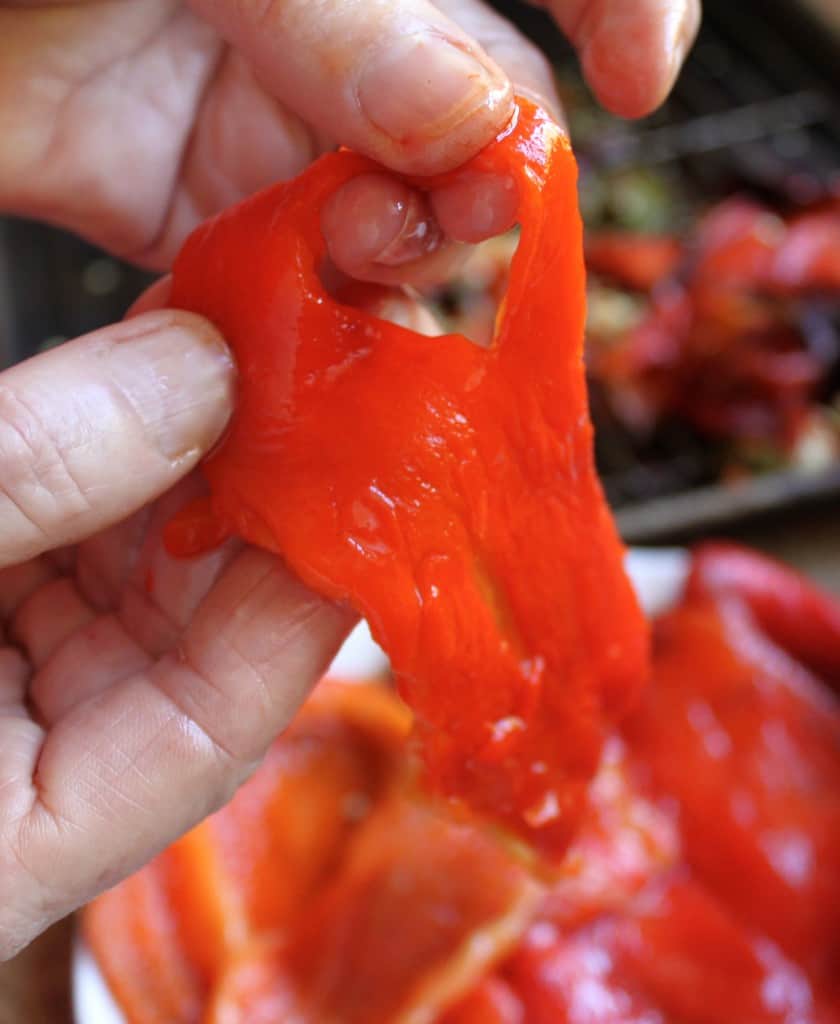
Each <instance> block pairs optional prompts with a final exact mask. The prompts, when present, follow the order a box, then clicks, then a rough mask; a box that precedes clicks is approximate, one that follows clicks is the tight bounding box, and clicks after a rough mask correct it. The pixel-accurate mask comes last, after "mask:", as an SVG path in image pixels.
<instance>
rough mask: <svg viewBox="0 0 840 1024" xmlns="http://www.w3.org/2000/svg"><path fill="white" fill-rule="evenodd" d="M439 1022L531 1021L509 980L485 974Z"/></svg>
mask: <svg viewBox="0 0 840 1024" xmlns="http://www.w3.org/2000/svg"><path fill="white" fill-rule="evenodd" d="M437 1024H527V1022H526V1020H525V1007H524V1006H523V1005H522V1001H521V1000H520V999H519V997H518V996H517V994H516V993H515V992H514V990H513V989H512V988H511V987H510V985H508V983H507V982H506V981H503V980H502V979H501V978H497V977H496V976H495V975H490V977H488V978H485V979H484V981H483V982H482V983H481V984H480V985H478V986H476V988H474V989H473V991H472V992H471V993H470V994H469V995H468V996H467V997H466V998H465V999H462V1000H461V1002H460V1003H458V1005H457V1006H454V1007H453V1008H452V1009H451V1010H449V1011H448V1012H447V1013H445V1014H444V1015H443V1016H442V1017H441V1018H440V1020H439V1021H438V1022H437Z"/></svg>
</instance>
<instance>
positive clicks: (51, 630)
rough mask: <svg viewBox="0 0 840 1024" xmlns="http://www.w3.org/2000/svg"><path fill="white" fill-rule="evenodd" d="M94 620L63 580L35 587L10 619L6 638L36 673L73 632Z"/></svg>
mask: <svg viewBox="0 0 840 1024" xmlns="http://www.w3.org/2000/svg"><path fill="white" fill-rule="evenodd" d="M95 618H96V612H95V610H94V609H93V608H91V606H90V605H89V604H88V603H87V602H86V601H85V600H84V598H83V597H82V595H81V594H80V593H79V591H78V589H77V588H76V584H75V582H74V581H73V580H71V579H68V578H67V577H66V576H62V577H59V578H58V579H55V580H52V581H51V582H49V583H46V584H44V586H42V587H39V588H38V590H36V591H35V593H34V594H32V595H31V596H30V597H29V598H27V600H26V601H24V602H23V604H21V606H20V607H19V608H18V610H17V612H16V613H15V615H14V617H13V618H12V620H11V622H10V624H9V629H8V636H9V639H10V640H12V641H14V642H15V643H17V644H18V645H19V646H20V647H21V648H22V649H23V650H24V652H25V653H26V655H27V657H28V658H29V660H30V662H31V663H32V665H33V666H34V667H35V668H36V669H37V668H40V666H41V665H43V664H44V663H45V662H46V661H47V659H48V658H49V657H50V655H51V654H52V653H53V652H54V651H55V650H57V648H58V647H60V646H61V644H63V643H64V641H65V640H66V639H67V638H68V637H70V636H72V635H73V634H74V633H75V632H76V631H77V630H79V629H81V628H82V627H83V626H86V625H87V624H88V623H89V622H92V621H93V620H94V619H95Z"/></svg>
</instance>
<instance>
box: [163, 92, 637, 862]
mask: <svg viewBox="0 0 840 1024" xmlns="http://www.w3.org/2000/svg"><path fill="white" fill-rule="evenodd" d="M375 169H377V168H376V165H374V164H372V163H371V162H370V161H369V160H367V159H364V158H362V157H360V156H358V155H355V154H352V153H349V152H342V153H335V154H331V155H329V156H326V157H323V158H322V159H321V160H319V161H318V162H317V163H315V164H314V165H312V167H310V169H309V170H308V171H306V172H305V173H304V174H303V175H302V176H301V177H299V178H297V179H296V180H295V181H293V182H291V183H289V184H285V185H279V186H277V187H275V188H272V189H269V190H267V191H265V192H263V193H261V194H259V195H257V196H256V197H254V198H253V199H250V200H248V201H247V202H245V203H243V204H242V205H240V206H239V207H237V208H235V209H233V210H232V211H229V212H228V213H226V214H223V215H222V216H221V217H219V218H217V219H216V220H214V221H212V222H210V223H209V224H207V225H204V226H203V227H201V228H199V229H198V231H196V232H195V233H194V234H193V235H192V237H191V238H190V239H189V240H188V241H187V243H186V245H185V247H184V249H183V251H182V253H181V254H180V256H179V257H178V259H177V261H176V264H175V269H174V282H173V293H172V301H173V304H174V305H175V306H177V307H180V308H182V309H186V310H191V311H195V312H198V313H201V314H203V315H204V316H206V317H208V318H209V319H210V320H211V321H213V322H214V323H215V324H216V325H217V326H218V327H219V328H220V329H221V331H222V333H223V334H224V336H225V337H226V338H227V340H228V341H229V343H230V345H231V347H232V349H233V351H234V353H235V355H236V358H237V361H238V365H239V372H240V382H239V403H238V408H237V412H236V415H235V417H234V420H233V422H232V425H231V428H230V431H229V434H228V436H227V438H226V439H225V441H224V442H223V444H222V445H221V446H220V447H219V448H218V450H217V451H216V452H215V453H214V454H213V455H212V456H211V457H210V458H209V459H208V460H207V461H206V462H205V464H204V472H205V474H206V477H207V480H208V481H209V484H210V489H211V497H210V498H209V500H207V501H205V502H204V504H202V505H199V506H197V507H192V508H190V509H188V510H186V511H185V513H184V515H183V516H182V517H181V519H180V520H176V521H175V522H174V523H172V524H170V528H169V530H168V532H167V535H166V536H167V543H168V545H169V548H170V550H171V551H173V552H174V553H177V554H191V553H196V552H200V551H202V550H205V549H206V548H208V547H211V546H213V545H214V544H216V543H218V542H219V541H220V540H222V539H223V538H225V537H227V536H229V535H232V534H237V535H239V536H241V537H243V538H245V539H246V540H248V541H250V542H252V543H255V544H258V545H260V546H263V547H265V548H267V549H269V550H272V551H276V552H278V553H280V554H282V555H283V557H284V558H285V559H286V561H287V563H288V564H289V565H290V566H291V568H292V569H293V570H294V571H295V572H296V573H297V574H298V575H299V576H300V577H301V578H302V579H303V580H304V581H305V582H306V583H307V584H308V585H309V586H311V587H313V588H314V589H315V590H317V591H319V592H321V593H322V594H324V595H326V596H327V597H329V598H331V599H334V600H340V601H349V602H350V603H351V604H352V605H353V606H354V607H355V608H356V609H357V610H358V611H359V612H360V613H361V614H362V615H364V616H365V617H366V618H367V620H368V622H369V623H370V626H371V628H372V631H373V633H374V636H375V637H376V639H377V640H378V641H379V642H380V644H381V645H382V646H383V647H384V649H385V650H386V651H387V653H388V654H389V656H390V658H391V662H392V666H393V668H394V671H395V674H396V676H397V680H398V684H399V688H400V692H401V694H402V696H403V697H404V698H405V699H406V701H407V702H408V703H409V704H410V705H411V707H412V708H413V709H414V711H415V714H416V720H417V729H418V732H419V735H420V738H421V740H422V746H423V750H424V757H425V762H426V766H427V769H428V775H429V778H430V781H431V782H432V784H433V786H434V787H435V788H436V789H437V790H438V791H439V792H442V793H444V794H446V795H449V796H452V797H456V798H460V799H461V800H463V801H464V802H466V803H467V804H468V805H470V806H471V807H472V808H473V809H474V810H478V811H480V812H482V813H484V814H486V815H488V816H490V817H493V818H495V819H496V820H497V821H498V822H500V823H502V824H503V825H504V826H506V827H507V828H509V829H511V830H512V831H514V832H516V833H518V834H519V835H521V836H523V837H524V838H526V839H527V840H529V841H531V842H532V843H533V844H534V845H535V846H536V847H537V848H539V849H541V850H542V851H543V852H545V853H548V854H551V855H553V856H556V857H559V856H560V855H561V854H562V852H563V850H564V849H565V847H566V845H567V843H568V841H569V839H570V837H571V835H572V834H573V831H574V827H575V824H576V822H577V819H578V817H579V815H580V813H581V810H582V808H583V805H584V801H585V786H586V782H587V780H588V779H589V778H590V777H591V776H592V774H593V773H594V771H595V769H596V767H597V764H598V755H599V750H600V747H601V742H602V737H603V734H604V732H605V726H606V722H605V719H614V718H616V717H618V716H619V715H620V714H621V713H623V712H624V711H625V710H626V709H627V707H628V706H629V705H630V704H631V703H632V701H633V699H634V698H635V696H636V693H637V690H638V688H639V687H640V685H641V683H642V682H643V680H644V678H645V676H646V670H647V653H648V648H647V635H646V628H645V625H644V621H643V619H642V616H641V613H640V611H639V609H638V606H637V603H636V600H635V597H634V595H633V593H632V590H631V588H630V585H629V583H628V581H627V579H626V577H625V575H624V570H623V565H622V553H623V549H622V545H621V543H620V541H619V539H618V537H617V534H616V531H615V528H614V525H613V522H612V519H611V517H610V514H609V511H608V509H607V506H606V504H605V501H604V498H603V494H602V491H601V487H600V484H599V482H598V479H597V477H596V474H595V469H594V464H593V455H592V427H591V424H590V421H589V416H588V410H587V400H586V390H585V383H584V375H583V366H582V342H583V327H584V312H585V310H584V306H585V298H584V268H583V258H582V241H581V226H580V218H579V214H578V210H577V191H576V166H575V161H574V158H573V156H572V152H571V149H570V146H569V143H568V139H567V137H566V136H565V135H564V134H562V133H561V132H560V130H559V129H558V128H557V126H556V125H555V124H554V123H553V122H552V121H550V119H549V118H548V117H547V116H546V115H544V114H543V113H542V112H541V111H539V110H537V109H536V108H534V107H533V106H531V105H529V104H526V103H524V102H523V103H522V104H521V106H520V107H519V109H518V112H517V116H516V118H515V119H514V121H513V122H512V123H511V125H510V126H509V127H508V129H507V130H506V131H505V132H504V133H503V134H502V135H500V136H499V138H498V139H497V140H496V142H494V143H493V144H491V145H490V146H489V147H488V148H487V149H485V150H484V151H483V152H482V153H480V154H479V155H478V156H477V157H475V158H474V159H473V160H471V161H470V162H469V163H468V164H467V165H465V167H463V168H462V169H460V170H459V171H456V172H454V173H452V174H449V175H446V176H443V177H442V178H437V179H434V183H435V184H442V183H453V182H457V181H464V180H467V179H470V178H474V177H475V176H476V175H480V174H485V173H486V174H495V175H502V176H504V175H507V176H509V177H510V178H511V179H512V180H513V182H514V183H515V185H516V188H517V192H518V204H519V213H518V219H519V222H520V224H521V226H522V241H521V243H520V246H519V250H518V252H517V254H516V256H515V258H514V261H513V265H512V268H511V275H510V283H509V286H508V291H507V295H506V297H505V299H504V301H503V304H502V307H501V312H500V318H499V324H498V330H497V336H496V339H495V341H494V343H493V345H492V347H491V348H490V349H481V348H479V347H478V346H476V345H474V344H472V343H470V342H469V341H468V340H467V339H465V338H464V337H462V336H460V335H451V336H448V337H445V338H437V339H430V338H427V337H423V336H420V335H418V334H415V333H414V332H412V331H409V330H406V329H404V328H401V327H398V326H395V325H393V324H390V323H386V322H384V321H381V320H379V319H377V318H375V317H373V316H371V315H369V314H367V313H365V312H364V311H362V310H360V309H356V308H352V307H351V306H348V305H341V304H339V303H338V302H337V301H336V300H334V299H333V298H332V297H331V296H330V295H328V294H327V293H326V291H325V289H324V287H323V285H322V283H321V281H320V279H319V276H318V273H317V268H318V267H319V266H320V265H321V263H322V261H323V259H324V256H325V244H324V241H323V238H322V235H321V231H320V211H321V208H322V206H323V204H324V202H325V201H326V199H327V198H328V197H329V196H331V195H332V194H333V193H334V192H335V190H336V189H337V188H338V187H339V186H340V185H341V184H343V183H344V182H346V181H348V180H349V179H351V178H353V177H355V176H357V175H359V174H362V173H365V172H369V171H371V170H375ZM414 184H416V185H419V186H420V187H429V186H430V185H431V184H432V179H426V180H425V181H421V182H417V181H414Z"/></svg>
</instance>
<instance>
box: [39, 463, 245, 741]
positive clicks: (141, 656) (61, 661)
mask: <svg viewBox="0 0 840 1024" xmlns="http://www.w3.org/2000/svg"><path fill="white" fill-rule="evenodd" d="M202 491H203V487H202V485H201V481H200V480H199V479H198V475H197V474H192V475H191V476H190V477H188V478H187V479H186V480H183V481H181V483H180V484H178V485H177V486H176V487H175V488H173V490H172V491H170V492H169V493H168V494H166V495H164V497H163V498H162V499H161V500H160V501H159V502H157V503H156V505H155V510H154V514H153V515H152V516H143V517H142V519H141V523H140V525H141V526H142V529H143V538H142V542H141V543H139V544H135V541H134V538H133V534H134V531H133V530H132V529H131V525H132V524H131V522H130V521H129V522H127V523H121V524H120V525H119V526H117V527H113V528H112V529H111V530H108V531H105V533H104V534H100V535H98V536H97V537H96V538H94V539H92V540H91V541H87V542H85V543H84V544H81V545H79V558H78V573H77V584H78V587H79V591H80V592H81V594H82V595H83V596H85V597H86V596H87V594H88V593H91V592H92V593H93V594H94V596H95V597H96V598H97V605H98V607H99V608H103V607H104V608H107V609H110V610H111V614H104V615H99V616H98V617H96V618H95V619H93V620H92V621H88V622H87V623H86V624H82V625H81V626H80V627H79V628H77V629H76V630H74V631H73V632H70V631H69V630H68V631H66V632H65V634H64V639H63V640H62V641H61V642H60V643H58V644H52V645H51V647H50V649H49V654H48V657H47V658H46V659H41V660H40V661H39V671H38V674H37V676H36V677H35V678H34V679H33V681H32V685H31V687H30V696H31V700H32V703H33V705H34V706H35V707H36V708H37V710H38V714H39V721H41V722H42V723H44V724H45V725H47V726H51V725H54V724H55V723H56V722H57V721H58V720H59V719H60V718H61V717H63V716H64V715H66V714H67V713H68V712H69V711H70V710H71V709H72V708H74V707H75V706H76V705H77V704H80V703H81V702H82V701H84V700H87V699H88V698H90V697H91V696H93V695H94V694H96V693H101V692H102V691H103V690H105V689H106V688H107V687H109V686H114V685H116V684H118V683H120V682H122V681H123V680H124V679H126V678H128V677H129V676H130V675H134V674H136V673H137V672H140V671H143V670H145V669H148V668H150V667H151V665H152V664H153V663H154V661H155V660H156V659H157V657H159V656H160V655H161V654H163V653H166V652H168V651H171V650H172V649H173V648H174V647H175V646H176V645H177V642H178V640H179V639H180V637H181V636H182V634H183V632H184V629H185V628H186V626H187V624H188V623H189V622H190V621H191V620H192V618H193V616H194V615H195V614H196V612H197V611H198V608H199V606H200V605H201V603H202V601H203V600H204V598H205V597H206V595H207V593H208V592H209V590H210V588H211V587H212V586H213V584H214V583H215V582H216V580H217V579H218V578H219V576H220V575H221V574H222V572H223V571H224V569H225V568H226V567H227V565H228V564H229V563H230V562H231V561H232V560H233V559H234V558H235V557H236V555H237V554H238V552H239V551H240V550H241V545H237V543H236V542H229V543H228V544H225V545H223V546H222V547H221V548H219V549H217V550H216V551H213V552H210V553H208V554H207V555H204V556H202V557H201V558H190V559H184V558H172V557H171V556H169V555H168V554H167V552H166V550H165V548H164V546H163V543H162V539H161V534H162V532H163V528H164V525H165V524H166V523H167V522H168V521H169V520H170V519H171V518H172V516H173V515H174V514H175V513H176V512H177V511H178V510H179V509H180V508H182V507H183V505H184V504H185V503H186V502H188V501H189V500H190V499H191V498H193V497H195V496H196V495H198V494H200V493H202ZM134 518H135V519H138V518H141V517H134ZM126 534H128V537H126ZM103 537H104V538H106V541H105V543H103V541H102V538H103ZM126 546H127V547H129V548H134V549H135V550H134V554H133V555H132V557H130V559H128V560H126V559H125V558H124V557H123V553H122V548H123V547H126ZM103 598H104V599H103ZM41 611H42V612H43V613H44V616H43V618H42V619H39V620H35V619H34V618H33V620H32V623H31V632H33V633H35V634H36V635H37V636H38V638H39V641H38V642H40V643H42V644H45V643H46V642H47V641H46V640H44V639H41V637H42V635H44V636H49V635H52V634H54V633H55V631H56V630H55V626H54V625H52V623H51V622H50V621H49V619H50V618H51V612H52V609H51V608H50V606H49V605H47V604H42V605H41Z"/></svg>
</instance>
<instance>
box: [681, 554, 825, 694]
mask: <svg viewBox="0 0 840 1024" xmlns="http://www.w3.org/2000/svg"><path fill="white" fill-rule="evenodd" d="M688 593H689V594H701V593H707V594H711V595H715V596H719V597H725V596H727V595H729V596H730V597H737V598H740V600H741V601H743V602H744V603H745V604H746V605H747V606H748V608H749V609H750V611H751V613H752V614H753V615H754V616H755V619H756V621H757V622H758V625H759V626H760V627H761V629H762V630H763V631H764V632H765V633H766V634H767V635H768V636H769V637H770V638H771V639H772V640H774V641H775V642H776V643H777V644H778V645H779V646H780V647H783V648H784V649H785V650H786V651H788V652H789V653H790V654H792V655H793V656H794V657H795V658H797V659H798V660H799V661H801V662H803V663H804V664H805V665H807V667H808V668H809V669H811V670H812V671H813V672H816V674H817V675H819V676H821V677H822V678H823V679H824V680H825V682H827V683H829V684H831V686H832V687H833V688H834V689H835V690H836V691H838V692H840V601H838V600H837V598H832V597H831V596H830V595H829V594H826V593H823V592H822V591H821V590H819V589H818V588H817V587H815V586H814V585H813V584H812V583H810V582H809V581H808V580H807V579H805V578H804V577H803V576H801V575H800V574H799V573H797V572H795V571H794V570H793V569H788V568H787V567H786V566H784V565H782V564H781V563H780V562H776V561H774V560H773V559H772V558H766V557H764V556H763V555H760V554H758V553H757V552H755V551H750V550H748V549H747V548H742V547H739V546H738V545H736V544H722V543H717V542H716V543H709V544H703V545H701V546H700V547H698V548H697V550H696V551H695V553H694V558H693V560H692V569H691V575H690V577H689V582H688Z"/></svg>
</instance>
